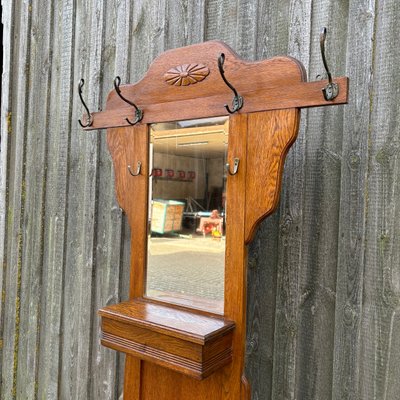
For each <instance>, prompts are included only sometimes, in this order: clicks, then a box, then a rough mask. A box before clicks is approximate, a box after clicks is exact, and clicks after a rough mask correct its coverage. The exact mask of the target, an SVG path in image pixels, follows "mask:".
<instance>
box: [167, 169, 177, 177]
mask: <svg viewBox="0 0 400 400" xmlns="http://www.w3.org/2000/svg"><path fill="white" fill-rule="evenodd" d="M165 174H166V175H167V177H168V178H173V177H174V175H175V171H174V170H173V169H166V170H165Z"/></svg>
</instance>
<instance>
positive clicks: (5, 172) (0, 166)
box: [0, 1, 16, 395]
mask: <svg viewBox="0 0 400 400" xmlns="http://www.w3.org/2000/svg"><path fill="white" fill-rule="evenodd" d="M15 18H16V17H15V10H14V7H13V3H12V2H11V1H9V2H7V3H5V4H4V3H3V2H2V24H3V30H4V32H3V66H2V71H3V74H2V82H1V121H2V123H1V127H0V129H1V131H0V294H1V297H0V360H2V359H3V344H4V339H3V328H4V319H5V318H7V317H8V312H9V310H8V309H5V308H4V301H5V293H6V292H5V284H6V282H5V279H6V271H7V257H8V251H7V236H8V235H7V234H8V232H9V230H8V226H7V225H8V224H7V221H6V216H7V215H8V212H7V208H8V204H9V200H8V199H9V191H8V186H9V175H10V173H9V159H8V155H9V153H11V149H9V147H11V145H10V144H9V143H11V137H10V135H11V133H12V125H11V121H12V119H11V116H12V113H11V110H12V103H11V101H12V96H11V94H12V89H13V85H12V83H13V81H12V80H11V79H10V77H11V76H12V74H13V68H14V64H13V49H14V24H13V23H12V21H14V19H15ZM0 382H2V368H1V364H0ZM1 391H2V390H1V385H0V395H1Z"/></svg>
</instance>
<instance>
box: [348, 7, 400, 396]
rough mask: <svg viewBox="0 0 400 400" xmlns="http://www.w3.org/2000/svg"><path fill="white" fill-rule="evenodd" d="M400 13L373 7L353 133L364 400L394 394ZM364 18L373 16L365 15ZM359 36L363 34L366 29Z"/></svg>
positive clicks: (399, 288)
mask: <svg viewBox="0 0 400 400" xmlns="http://www.w3.org/2000/svg"><path fill="white" fill-rule="evenodd" d="M399 15H400V4H399V3H398V2H396V1H385V2H381V3H380V4H379V7H378V8H377V9H376V10H375V21H374V22H375V24H374V28H375V31H374V37H373V39H374V41H373V43H374V47H373V59H372V68H371V69H372V71H371V72H372V76H371V78H370V79H372V85H370V93H371V95H372V96H371V97H370V98H371V99H372V102H371V103H370V105H371V108H370V120H369V126H368V128H369V131H368V136H367V132H362V131H360V132H357V133H358V134H359V135H360V136H361V134H364V135H365V136H367V138H368V142H367V143H365V150H364V149H363V152H368V153H367V154H368V170H367V174H366V175H367V176H366V177H365V180H366V187H365V188H366V190H365V192H364V201H366V209H365V214H364V219H365V231H364V236H362V237H361V240H363V245H364V259H363V264H362V265H363V275H364V282H363V288H362V291H361V293H360V294H358V293H357V292H356V294H358V295H359V296H360V297H361V296H362V299H360V300H361V305H360V308H359V310H360V314H359V324H360V326H359V331H360V338H361V340H360V338H359V340H358V342H357V347H358V349H357V350H358V353H357V356H355V357H354V358H355V359H356V362H357V367H358V381H359V382H358V392H357V395H358V397H360V398H366V399H373V398H382V399H385V400H394V399H397V398H398V397H399V382H400V380H399V367H400V348H399V347H398V343H399V342H398V340H399V337H400V324H399V312H400V239H399V238H400V236H399V233H400V229H399V223H398V221H399V219H398V218H399V216H400V180H399V175H400V158H399V156H400V152H399V150H400V146H399V143H400V142H399V139H400V126H399V123H398V121H399V113H400V108H399V100H400V94H399V92H398V90H393V88H395V87H397V88H398V87H399V83H400V73H399V70H398V60H399V59H400V51H399V49H398V48H397V46H396V45H395V43H396V40H397V38H398V37H399V34H400V28H399V26H398V18H399ZM364 18H366V19H368V20H373V16H372V15H368V14H365V17H364ZM364 23H365V22H364ZM363 37H365V40H367V39H368V36H367V35H366V34H364V35H363ZM370 84H371V81H370ZM367 146H368V147H367ZM349 280H350V279H349ZM353 298H354V297H352V299H353ZM357 298H358V297H357ZM357 317H358V315H357ZM348 344H352V343H348ZM354 378H355V377H354Z"/></svg>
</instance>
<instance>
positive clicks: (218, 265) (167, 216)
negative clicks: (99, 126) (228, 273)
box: [146, 117, 228, 313]
mask: <svg viewBox="0 0 400 400" xmlns="http://www.w3.org/2000/svg"><path fill="white" fill-rule="evenodd" d="M150 137H151V141H150V142H151V144H150V166H151V169H150V170H151V171H152V173H151V177H150V185H149V187H150V201H149V214H148V215H149V237H148V247H147V250H148V251H147V281H146V295H147V296H148V297H152V298H156V299H158V300H162V301H166V302H168V303H177V304H182V305H186V306H190V307H193V308H200V309H205V310H208V311H210V312H216V313H223V300H224V268H225V231H226V227H225V206H226V204H225V187H226V172H225V169H224V166H225V162H226V151H227V148H228V117H217V118H207V119H202V120H190V121H180V122H172V123H158V124H153V125H151V127H150Z"/></svg>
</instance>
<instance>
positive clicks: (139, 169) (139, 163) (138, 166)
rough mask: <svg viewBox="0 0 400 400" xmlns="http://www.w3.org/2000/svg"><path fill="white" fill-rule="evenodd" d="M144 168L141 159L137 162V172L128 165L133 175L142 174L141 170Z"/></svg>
mask: <svg viewBox="0 0 400 400" xmlns="http://www.w3.org/2000/svg"><path fill="white" fill-rule="evenodd" d="M141 169H142V163H141V162H140V161H138V162H137V166H136V172H132V169H131V166H130V165H128V171H129V173H130V174H131V175H132V176H138V175H140V171H141Z"/></svg>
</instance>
